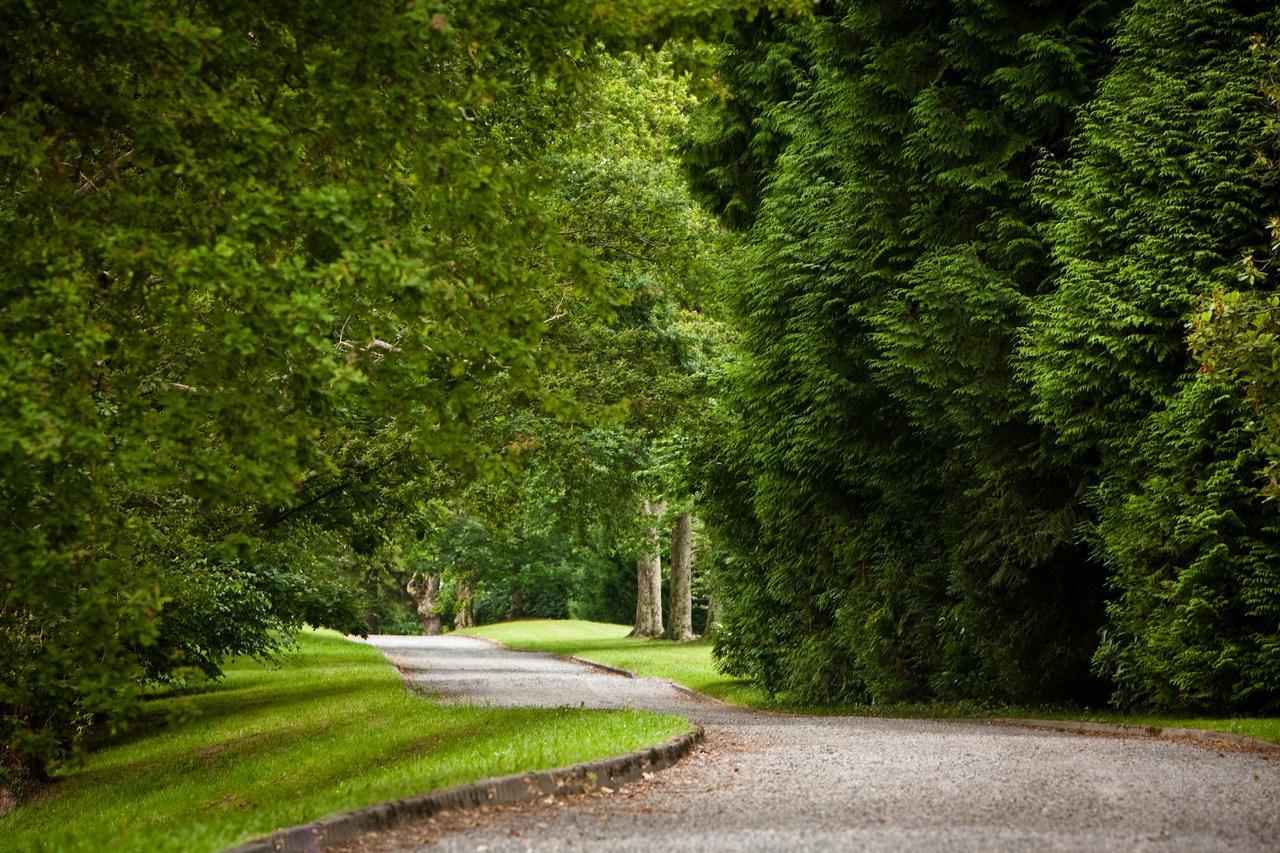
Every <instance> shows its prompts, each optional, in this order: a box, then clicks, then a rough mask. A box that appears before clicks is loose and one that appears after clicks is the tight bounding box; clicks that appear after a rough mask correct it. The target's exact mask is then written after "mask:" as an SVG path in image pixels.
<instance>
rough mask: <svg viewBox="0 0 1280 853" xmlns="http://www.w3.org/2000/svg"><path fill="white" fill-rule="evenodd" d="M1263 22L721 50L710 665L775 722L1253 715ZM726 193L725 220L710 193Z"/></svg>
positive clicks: (1081, 14) (1216, 7)
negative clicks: (722, 318) (728, 243)
mask: <svg viewBox="0 0 1280 853" xmlns="http://www.w3.org/2000/svg"><path fill="white" fill-rule="evenodd" d="M1277 14H1278V13H1277V7H1276V6H1275V4H1267V3H1263V4H1245V3H1233V2H1226V0H1197V2H1194V3H1174V2H1167V0H1140V2H1136V3H1132V4H1130V3H1122V2H1093V3H1081V4H1071V5H1070V6H1063V5H1062V4H1057V3H1048V2H1045V3H1025V4H1020V5H1018V6H1017V7H1016V8H1014V7H1013V6H998V5H995V4H989V3H977V2H966V0H953V1H952V2H944V0H938V2H921V3H913V4H896V3H881V2H874V0H864V2H848V3H843V4H836V5H834V6H830V7H824V9H823V10H822V12H821V14H819V15H817V16H816V17H815V18H814V19H812V20H794V21H781V20H772V21H767V22H765V26H764V29H763V31H762V30H761V29H760V28H761V23H760V22H755V23H744V24H743V25H742V26H740V27H739V29H738V31H737V33H736V35H735V36H734V39H731V40H730V45H729V47H728V48H726V49H725V52H724V55H723V58H722V61H723V62H732V63H737V64H742V65H746V66H748V67H745V68H743V67H734V68H733V69H731V70H730V69H725V77H724V79H725V80H726V81H727V85H728V86H729V89H730V95H731V96H732V95H739V97H737V98H730V99H727V100H720V101H713V102H711V103H710V105H709V106H708V108H707V111H706V113H705V115H704V117H703V119H702V121H705V122H706V125H705V126H703V127H701V128H700V135H698V134H695V135H694V137H693V138H692V140H691V142H690V144H689V146H688V152H689V153H688V155H687V158H688V160H689V162H690V163H692V164H694V165H695V166H698V165H699V164H701V162H702V161H703V160H705V159H710V160H711V161H714V162H718V163H719V164H720V166H721V167H722V169H723V171H721V172H716V171H715V170H714V169H705V174H706V175H708V176H709V178H708V181H709V183H707V184H697V180H696V179H695V184H696V185H699V186H702V187H703V197H704V199H705V200H707V202H708V204H709V206H710V207H711V209H713V210H715V211H717V212H718V213H720V214H721V215H722V216H723V217H724V218H725V220H726V222H727V223H728V224H730V225H734V226H742V225H744V224H749V226H750V227H749V229H748V230H747V231H746V234H745V237H744V241H745V251H744V253H743V254H744V257H743V258H742V260H741V262H740V263H739V264H738V265H737V266H736V267H735V269H734V270H733V271H732V272H731V273H730V275H729V276H728V278H729V280H730V281H732V282H733V283H734V286H735V288H736V289H737V290H738V292H739V293H740V299H739V305H738V307H739V311H740V313H741V316H742V321H743V332H742V342H743V350H744V354H743V359H742V362H741V364H740V365H739V366H738V367H736V368H735V369H734V371H733V372H732V373H731V374H730V377H729V378H730V387H731V395H730V400H731V404H732V406H731V409H732V411H731V414H730V415H729V416H728V418H727V420H728V422H729V424H730V426H729V428H728V433H729V436H728V440H727V441H726V442H724V443H723V444H722V446H720V447H718V448H704V451H703V453H702V455H701V457H700V459H701V465H702V468H703V470H704V471H705V472H706V473H707V476H708V477H709V479H710V486H709V488H708V489H707V496H708V500H709V504H710V506H711V507H712V508H713V510H712V512H711V519H712V521H713V522H714V523H715V525H716V527H717V528H718V530H719V532H720V533H721V535H723V537H724V538H725V540H726V541H727V543H728V544H729V548H730V552H731V554H732V557H731V559H730V560H728V561H727V562H726V570H725V581H726V585H727V589H728V591H729V593H730V601H729V603H728V607H727V615H726V624H725V630H724V632H723V634H722V636H721V637H720V638H719V640H718V645H717V653H718V655H719V656H720V659H721V661H722V662H723V664H724V665H725V666H726V667H727V669H728V671H730V672H733V673H736V674H742V675H750V676H752V677H754V678H756V679H758V680H759V681H760V682H761V683H762V684H763V685H764V687H765V688H766V689H767V690H768V691H770V692H771V693H774V694H782V695H786V696H788V697H790V698H793V699H797V700H802V701H813V700H818V701H822V700H853V701H869V702H877V703H879V702H894V701H902V700H919V699H941V700H944V701H946V700H953V699H962V698H975V697H976V698H980V699H982V700H983V701H991V700H995V701H998V702H1025V701H1046V700H1048V701H1058V700H1077V701H1078V700H1089V699H1091V698H1093V697H1094V696H1095V695H1097V694H1098V693H1099V691H1100V690H1101V689H1102V688H1103V687H1104V684H1102V683H1100V682H1099V680H1098V677H1099V676H1101V677H1102V678H1103V679H1105V682H1106V683H1107V684H1109V685H1110V687H1111V689H1112V690H1113V692H1114V695H1113V699H1114V700H1115V701H1117V702H1120V703H1126V704H1146V705H1157V706H1163V707H1178V708H1188V709H1192V708H1200V709H1211V708H1212V709H1239V710H1247V709H1256V710H1268V709H1274V707H1275V701H1276V699H1275V697H1276V696H1278V695H1280V680H1278V679H1277V669H1276V662H1277V660H1278V659H1277V657H1276V649H1277V648H1280V646H1278V645H1277V643H1280V639H1278V638H1280V622H1278V621H1277V613H1278V612H1280V583H1278V582H1277V580H1278V578H1277V574H1276V571H1275V569H1274V566H1276V565H1277V564H1278V563H1280V551H1278V549H1277V546H1278V545H1280V542H1277V540H1276V538H1275V536H1276V523H1277V522H1276V519H1275V515H1274V507H1273V506H1270V505H1269V504H1267V503H1265V502H1264V495H1263V494H1262V493H1260V491H1259V488H1258V485H1259V484H1258V481H1257V475H1256V473H1255V472H1257V471H1258V470H1260V469H1264V470H1267V471H1273V470H1274V469H1273V468H1270V469H1268V468H1266V466H1267V465H1268V464H1272V463H1271V460H1273V459H1274V458H1275V457H1274V456H1273V455H1271V454H1270V449H1273V448H1274V446H1275V445H1274V443H1273V442H1274V433H1273V431H1272V430H1273V427H1274V423H1275V422H1274V421H1273V420H1272V419H1271V418H1272V416H1273V415H1274V413H1275V411H1276V408H1275V401H1276V399H1277V397H1276V396H1275V393H1274V375H1275V373H1276V365H1277V363H1276V361H1275V351H1276V350H1275V347H1274V341H1275V338H1274V313H1273V311H1272V310H1271V308H1270V307H1269V306H1270V301H1269V300H1271V299H1272V294H1271V293H1270V292H1269V291H1268V290H1266V289H1265V288H1263V287H1262V282H1263V281H1264V275H1265V270H1266V266H1267V264H1268V263H1269V257H1268V256H1266V255H1262V254H1260V253H1259V250H1258V246H1257V244H1258V242H1259V239H1260V236H1261V231H1260V225H1261V223H1262V222H1263V221H1264V220H1265V219H1266V218H1268V217H1270V216H1274V213H1275V210H1274V207H1275V205H1274V187H1273V185H1272V184H1271V183H1270V179H1271V174H1270V173H1269V171H1268V166H1269V164H1270V162H1271V160H1270V155H1269V152H1270V151H1272V150H1274V140H1275V136H1274V134H1275V122H1274V111H1275V109H1274V98H1273V97H1272V94H1273V92H1274V88H1275V86H1274V76H1273V75H1274V71H1273V66H1274V60H1273V58H1272V57H1271V52H1270V48H1269V47H1268V46H1267V44H1266V42H1265V39H1264V38H1262V36H1265V34H1266V33H1269V32H1271V31H1272V30H1273V29H1274V28H1275V25H1276V24H1277V22H1278V19H1277ZM797 57H803V61H801V60H799V59H797ZM695 127H698V124H697V122H695ZM753 134H756V135H758V140H756V141H754V142H753V140H755V139H756V138H755V137H754V136H753ZM704 168H705V167H704ZM752 170H755V171H754V172H753V171H752ZM760 171H763V173H764V174H763V176H760V175H758V174H757V173H758V172H760ZM748 173H751V174H753V175H754V177H753V181H752V182H749V183H743V182H740V183H741V185H742V186H744V187H747V195H750V194H751V193H755V196H751V197H750V199H748V198H747V196H744V195H734V192H733V191H732V183H733V181H732V179H728V180H724V181H721V179H722V178H723V177H724V176H726V175H736V176H738V177H741V176H742V175H745V174H748ZM746 211H749V215H748V214H747V213H745V212H746ZM1242 256H1244V257H1245V259H1246V260H1245V262H1244V265H1243V270H1244V272H1243V275H1244V276H1245V278H1246V280H1247V281H1248V285H1249V287H1250V288H1252V291H1247V292H1244V293H1236V294H1233V293H1226V292H1224V291H1225V290H1226V288H1227V286H1228V285H1229V283H1230V282H1232V281H1233V280H1234V279H1235V278H1236V277H1237V275H1238V268H1239V263H1240V262H1239V260H1238V259H1239V258H1241V257H1242ZM1214 294H1217V295H1216V296H1215V295H1214ZM1198 306H1202V307H1198ZM1193 311H1199V312H1200V313H1199V314H1198V315H1197V316H1196V318H1193V325H1192V332H1193V334H1192V348H1193V352H1194V354H1195V356H1196V357H1197V358H1198V359H1199V365H1197V364H1196V363H1194V362H1193V361H1192V359H1191V358H1189V357H1188V355H1189V354H1188V350H1187V345H1186V343H1187V342H1186V340H1185V333H1186V322H1187V318H1188V316H1189V315H1191V314H1192V312H1193ZM1197 318H1198V319H1197ZM1266 457H1270V458H1266ZM1091 669H1092V672H1091Z"/></svg>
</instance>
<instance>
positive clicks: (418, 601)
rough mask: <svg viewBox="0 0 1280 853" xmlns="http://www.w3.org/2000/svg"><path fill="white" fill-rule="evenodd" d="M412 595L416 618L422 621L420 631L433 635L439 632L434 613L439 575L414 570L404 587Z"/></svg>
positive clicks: (438, 623) (438, 618)
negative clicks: (416, 612) (416, 610)
mask: <svg viewBox="0 0 1280 853" xmlns="http://www.w3.org/2000/svg"><path fill="white" fill-rule="evenodd" d="M406 589H408V590H409V594H410V595H412V596H413V603H414V604H415V605H416V606H417V609H418V620H419V621H420V622H422V633H423V635H424V636H427V637H434V636H435V635H436V634H439V633H440V617H439V616H438V615H437V614H436V599H437V598H438V597H439V596H440V576H439V575H435V574H426V575H424V574H423V573H422V572H414V573H413V577H411V578H409V585H408V586H407V587H406Z"/></svg>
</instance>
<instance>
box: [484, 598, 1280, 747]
mask: <svg viewBox="0 0 1280 853" xmlns="http://www.w3.org/2000/svg"><path fill="white" fill-rule="evenodd" d="M630 630H631V627H630V626H629V625H609V624H605V623H601V622H583V621H578V620H572V619H566V620H550V619H536V620H534V619H530V620H522V621H517V622H502V623H499V624H496V625H485V626H483V627H480V628H471V629H468V630H466V631H463V632H461V633H464V634H477V635H479V636H483V637H488V638H490V639H493V640H497V641H498V642H500V643H503V644H505V645H508V646H511V647H512V648H518V649H529V650H532V651H539V652H551V653H553V654H560V655H573V656H575V657H580V658H585V659H587V660H593V661H598V662H599V663H605V664H609V665H610V666H617V667H621V668H623V669H627V670H630V671H632V672H634V673H637V674H639V675H650V676H655V677H657V678H665V679H667V680H668V681H674V682H676V683H677V684H683V685H684V686H685V687H690V688H692V689H694V690H697V691H700V692H702V693H706V694H707V695H709V696H715V697H716V698H718V699H724V700H725V701H728V702H735V703H737V704H740V705H748V706H751V707H754V708H766V709H771V710H780V711H789V712H792V713H802V714H852V715H857V716H876V717H947V718H984V717H1021V718H1035V719H1058V720H1088V721H1092V722H1109V723H1131V724H1136V725H1144V726H1177V727H1182V728H1199V729H1215V730H1217V731H1224V732H1232V733H1234V734H1242V735H1249V736H1251V737H1256V738H1262V739H1263V740H1270V741H1274V742H1276V743H1280V719H1277V718H1275V717H1241V718H1234V719H1222V718H1219V719H1213V718H1206V717H1177V716H1167V715H1156V714H1120V713H1115V712H1112V711H1094V710H1080V709H1061V708H1025V707H1024V708H1003V707H1002V708H989V707H982V706H977V705H968V704H964V705H940V704H924V705H841V706H837V707H815V706H803V705H799V706H798V705H794V704H789V703H786V702H771V701H770V700H769V699H768V698H767V697H766V696H765V695H764V694H763V693H762V692H761V691H760V690H759V689H758V688H756V687H755V686H753V685H751V684H750V683H748V682H746V681H743V680H741V679H735V678H729V677H727V676H725V675H723V674H721V673H719V672H716V669H715V666H714V664H713V662H712V660H711V645H710V644H709V643H706V642H695V643H686V644H683V645H682V644H679V643H673V642H670V641H667V640H643V639H635V638H631V637H627V633H628V632H629V631H630Z"/></svg>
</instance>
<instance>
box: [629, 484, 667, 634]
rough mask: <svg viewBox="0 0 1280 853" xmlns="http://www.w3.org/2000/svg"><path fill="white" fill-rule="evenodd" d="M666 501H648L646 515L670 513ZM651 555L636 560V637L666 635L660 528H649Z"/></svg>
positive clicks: (656, 515)
mask: <svg viewBox="0 0 1280 853" xmlns="http://www.w3.org/2000/svg"><path fill="white" fill-rule="evenodd" d="M666 508H667V505H666V504H665V503H662V502H658V503H655V502H653V501H645V502H644V512H645V515H648V516H650V517H652V518H657V517H658V516H660V515H662V513H663V512H664V511H665V510H666ZM649 547H650V549H651V550H650V552H649V553H648V554H645V555H643V556H641V557H640V559H638V560H636V626H635V628H633V629H631V636H632V637H660V636H662V557H661V555H660V554H659V552H658V528H657V527H650V528H649Z"/></svg>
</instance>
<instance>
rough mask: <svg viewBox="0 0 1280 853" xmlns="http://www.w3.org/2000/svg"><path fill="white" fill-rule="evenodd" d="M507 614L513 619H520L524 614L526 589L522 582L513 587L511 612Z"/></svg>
mask: <svg viewBox="0 0 1280 853" xmlns="http://www.w3.org/2000/svg"><path fill="white" fill-rule="evenodd" d="M507 615H508V616H509V617H510V618H512V619H519V618H520V617H521V616H523V615H524V589H523V588H522V587H521V586H520V584H516V585H515V586H513V587H512V588H511V612H509V613H508V614H507Z"/></svg>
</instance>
